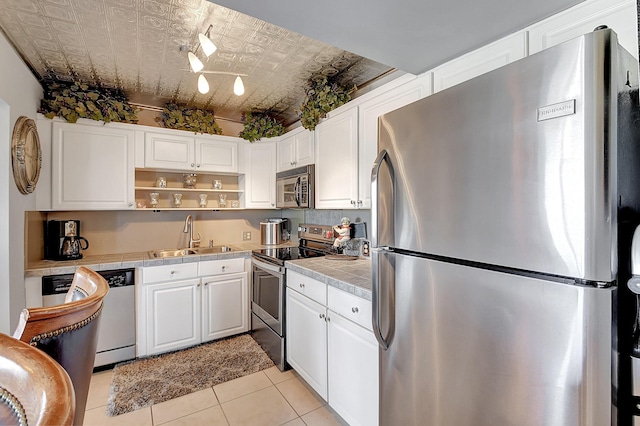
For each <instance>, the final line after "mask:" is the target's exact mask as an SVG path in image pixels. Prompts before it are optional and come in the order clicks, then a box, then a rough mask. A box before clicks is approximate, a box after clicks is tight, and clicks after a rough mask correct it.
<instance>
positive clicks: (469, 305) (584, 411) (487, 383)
mask: <svg viewBox="0 0 640 426" xmlns="http://www.w3.org/2000/svg"><path fill="white" fill-rule="evenodd" d="M637 73H638V64H637V61H634V60H633V58H632V57H631V55H629V54H628V53H627V52H625V51H623V50H622V49H620V48H619V47H618V44H617V40H616V36H615V33H613V32H612V31H610V30H601V31H596V32H594V33H591V34H588V35H586V36H583V37H580V38H578V39H575V40H572V41H570V42H567V43H564V44H562V45H559V46H556V47H553V48H550V49H547V50H546V51H543V52H541V53H538V54H535V55H532V56H530V57H528V58H525V59H523V60H521V61H518V62H515V63H512V64H510V65H507V66H505V67H503V68H500V69H498V70H495V71H493V72H491V73H488V74H485V75H483V76H480V77H477V78H475V79H473V80H470V81H468V82H465V83H462V84H460V85H458V86H455V87H453V88H450V89H447V90H445V91H442V92H440V93H437V94H435V95H433V96H430V97H428V98H426V99H423V100H420V101H417V102H415V103H413V104H410V105H408V106H406V107H404V108H401V109H399V110H396V111H393V112H391V113H388V114H385V115H383V116H381V117H380V119H379V140H378V151H379V154H378V158H377V160H376V163H375V164H374V167H373V171H372V203H373V208H372V225H373V226H372V228H373V232H372V257H373V259H372V260H373V328H374V333H375V334H376V337H377V338H378V341H379V343H380V424H381V425H395V424H403V425H418V424H432V425H440V426H442V425H504V424H517V425H541V424H543V425H563V426H564V425H593V426H595V425H605V424H611V423H612V419H613V422H615V418H616V415H617V414H616V408H615V407H612V400H616V397H617V396H616V395H612V388H613V389H614V391H613V392H614V394H615V392H616V391H617V389H616V380H615V376H616V375H617V371H615V369H616V368H617V357H618V355H617V353H616V350H617V349H616V346H615V345H616V342H617V335H616V327H615V325H614V324H615V320H616V318H615V317H614V313H615V312H616V309H617V296H618V290H619V289H618V288H616V286H615V284H616V279H617V278H618V274H619V272H620V269H621V268H624V267H625V266H624V263H622V262H620V263H619V262H618V247H617V244H618V239H617V233H618V215H619V214H620V212H623V211H624V214H626V215H627V218H628V219H631V220H633V221H635V222H636V223H637V222H638V220H639V219H638V211H639V210H640V208H639V207H638V206H640V202H639V198H640V197H639V194H638V190H637V189H636V187H637V182H638V181H637V180H633V179H634V178H637V175H638V172H637V171H634V169H637V166H638V165H639V164H640V155H639V151H640V150H638V149H636V148H635V147H634V146H633V145H634V142H633V140H632V139H629V138H626V137H625V136H626V135H627V133H628V130H625V129H623V123H627V122H628V123H630V122H631V121H633V120H631V119H629V117H635V115H632V113H633V110H632V109H627V107H633V108H634V109H635V111H636V112H637V110H638V105H637V90H638V81H637ZM632 91H634V92H635V99H636V101H635V104H633V105H631V104H629V103H628V102H627V103H625V102H622V100H624V99H627V100H628V99H629V98H633V97H632V96H629V93H631V92H632ZM622 117H626V118H622ZM622 153H624V155H622ZM627 182H636V183H635V184H630V183H627ZM629 212H632V213H629ZM612 370H614V373H613V374H612Z"/></svg>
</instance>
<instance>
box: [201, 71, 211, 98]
mask: <svg viewBox="0 0 640 426" xmlns="http://www.w3.org/2000/svg"><path fill="white" fill-rule="evenodd" d="M198 92H200V93H202V94H203V95H204V94H205V93H208V92H209V82H208V81H207V79H206V78H204V74H200V77H198Z"/></svg>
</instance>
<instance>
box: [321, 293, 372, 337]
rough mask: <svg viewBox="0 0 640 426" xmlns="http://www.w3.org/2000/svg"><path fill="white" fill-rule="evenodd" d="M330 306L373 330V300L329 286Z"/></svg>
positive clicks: (334, 310)
mask: <svg viewBox="0 0 640 426" xmlns="http://www.w3.org/2000/svg"><path fill="white" fill-rule="evenodd" d="M327 297H328V302H329V303H328V305H327V306H328V307H329V309H330V310H332V311H333V312H335V313H337V314H340V315H341V316H343V317H345V318H347V319H349V320H351V321H353V322H355V323H357V324H359V325H361V326H362V327H364V328H366V329H368V330H371V329H372V328H371V301H369V300H366V299H362V298H360V297H358V296H354V295H353V294H350V293H347V292H345V291H342V290H338V289H337V288H335V287H329V290H328V296H327Z"/></svg>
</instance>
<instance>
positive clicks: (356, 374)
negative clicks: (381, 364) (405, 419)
mask: <svg viewBox="0 0 640 426" xmlns="http://www.w3.org/2000/svg"><path fill="white" fill-rule="evenodd" d="M327 324H328V329H327V340H328V348H327V349H328V351H327V353H328V373H329V377H328V382H329V400H328V402H329V405H330V406H331V408H333V409H334V410H335V411H336V412H337V413H338V414H339V415H340V416H341V417H342V418H343V419H344V420H346V421H347V423H349V425H351V426H357V425H362V426H368V425H377V424H378V342H377V341H376V339H375V337H374V336H373V333H372V332H371V331H369V330H367V329H365V328H362V327H360V326H359V325H357V324H355V323H353V322H351V321H349V320H347V319H345V318H343V317H342V316H340V315H338V314H336V313H335V312H333V311H331V310H329V313H328V315H327Z"/></svg>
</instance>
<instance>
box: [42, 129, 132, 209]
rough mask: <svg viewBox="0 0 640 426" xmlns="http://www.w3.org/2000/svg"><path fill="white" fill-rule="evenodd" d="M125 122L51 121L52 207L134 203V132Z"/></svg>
mask: <svg viewBox="0 0 640 426" xmlns="http://www.w3.org/2000/svg"><path fill="white" fill-rule="evenodd" d="M128 127H130V126H127V125H117V124H116V125H108V124H107V125H103V124H99V123H96V124H89V125H85V124H78V123H74V124H72V123H53V130H52V133H53V135H52V136H53V140H52V167H51V171H52V174H51V185H52V200H51V207H52V208H53V209H54V210H124V209H134V208H135V191H134V186H135V182H134V179H135V176H134V144H135V141H134V139H135V132H134V131H133V130H128Z"/></svg>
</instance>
